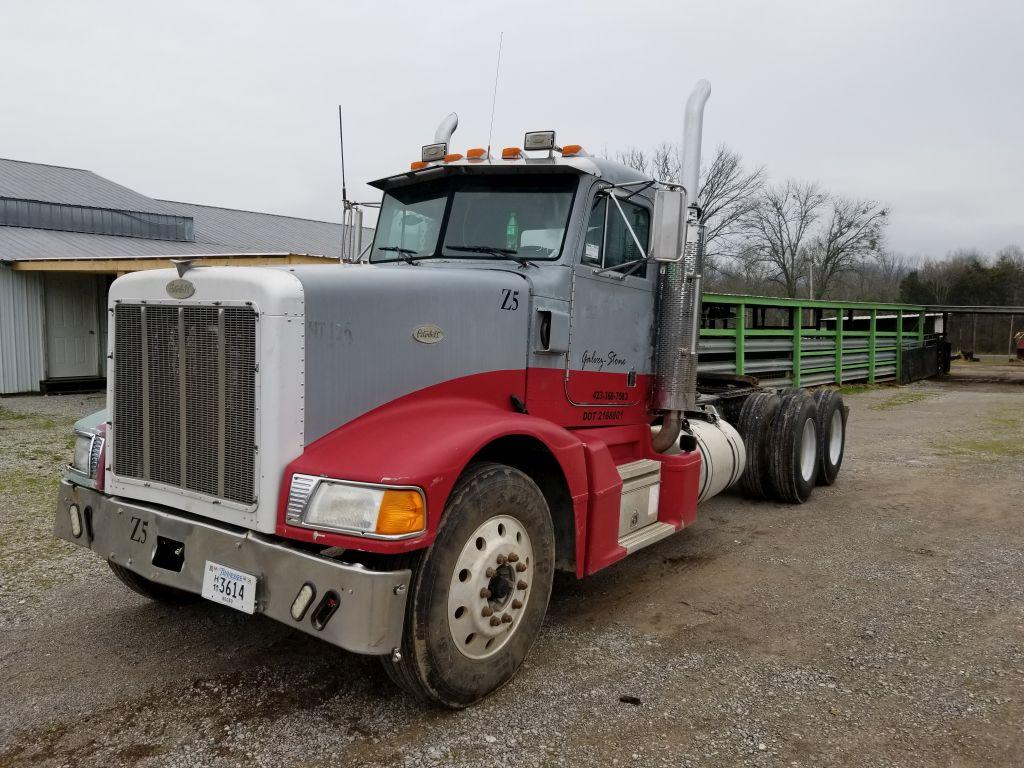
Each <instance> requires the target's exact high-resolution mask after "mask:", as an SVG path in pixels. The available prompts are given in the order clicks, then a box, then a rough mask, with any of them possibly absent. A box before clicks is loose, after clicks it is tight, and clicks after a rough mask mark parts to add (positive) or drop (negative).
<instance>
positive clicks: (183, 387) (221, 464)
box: [113, 304, 256, 504]
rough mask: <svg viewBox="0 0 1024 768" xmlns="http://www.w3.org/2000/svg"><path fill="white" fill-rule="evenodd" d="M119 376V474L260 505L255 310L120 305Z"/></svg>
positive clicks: (116, 348) (117, 319) (116, 439)
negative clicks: (256, 469) (256, 483)
mask: <svg viewBox="0 0 1024 768" xmlns="http://www.w3.org/2000/svg"><path fill="white" fill-rule="evenodd" d="M114 373H115V379H114V408H113V411H114V418H113V430H114V472H115V473H116V474H118V475H122V476H126V477H134V478H138V479H140V480H149V481H152V482H156V483H164V484H167V485H173V486H178V487H180V488H186V489H188V490H190V491H195V492H197V493H202V494H205V495H207V496H214V497H217V498H222V499H229V500H231V501H237V502H241V503H243V504H252V503H253V502H255V500H256V496H255V467H254V464H255V451H256V446H255V421H256V394H255V390H256V313H255V312H254V311H253V310H252V309H251V308H250V307H216V306H163V305H150V304H145V305H143V304H119V305H117V307H116V308H115V310H114Z"/></svg>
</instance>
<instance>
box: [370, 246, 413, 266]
mask: <svg viewBox="0 0 1024 768" xmlns="http://www.w3.org/2000/svg"><path fill="white" fill-rule="evenodd" d="M377 250H378V251H388V252H389V253H397V254H398V258H400V259H401V260H402V261H404V262H405V263H407V264H413V265H415V264H416V259H414V258H413V257H414V256H416V254H417V253H418V251H414V250H412V249H410V248H399V247H398V246H397V245H385V246H382V247H380V248H378V249H377Z"/></svg>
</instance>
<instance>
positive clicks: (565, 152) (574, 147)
mask: <svg viewBox="0 0 1024 768" xmlns="http://www.w3.org/2000/svg"><path fill="white" fill-rule="evenodd" d="M582 151H583V147H581V146H580V145H579V144H566V145H565V146H564V147H562V157H572V156H573V155H578V154H580V152H582Z"/></svg>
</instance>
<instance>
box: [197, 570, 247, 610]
mask: <svg viewBox="0 0 1024 768" xmlns="http://www.w3.org/2000/svg"><path fill="white" fill-rule="evenodd" d="M203 597H205V598H206V599H207V600H212V601H213V602H215V603H220V604H221V605H226V606H228V607H229V608H234V609H235V610H236V611H242V612H243V613H255V612H256V577H255V576H250V575H249V574H248V573H242V572H241V571H236V570H235V569H234V568H228V567H227V566H226V565H221V564H220V563H211V562H210V561H209V560H207V561H206V570H205V571H204V572H203Z"/></svg>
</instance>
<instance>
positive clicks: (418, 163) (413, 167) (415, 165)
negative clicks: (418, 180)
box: [409, 160, 427, 171]
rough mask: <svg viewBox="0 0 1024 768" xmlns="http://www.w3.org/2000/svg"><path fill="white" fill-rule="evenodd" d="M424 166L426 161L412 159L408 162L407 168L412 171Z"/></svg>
mask: <svg viewBox="0 0 1024 768" xmlns="http://www.w3.org/2000/svg"><path fill="white" fill-rule="evenodd" d="M426 167H427V163H425V162H423V161H422V160H414V161H413V162H411V163H409V168H410V170H413V171H418V170H421V169H423V168H426Z"/></svg>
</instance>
